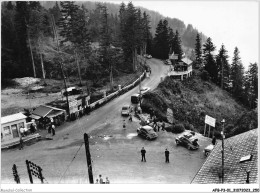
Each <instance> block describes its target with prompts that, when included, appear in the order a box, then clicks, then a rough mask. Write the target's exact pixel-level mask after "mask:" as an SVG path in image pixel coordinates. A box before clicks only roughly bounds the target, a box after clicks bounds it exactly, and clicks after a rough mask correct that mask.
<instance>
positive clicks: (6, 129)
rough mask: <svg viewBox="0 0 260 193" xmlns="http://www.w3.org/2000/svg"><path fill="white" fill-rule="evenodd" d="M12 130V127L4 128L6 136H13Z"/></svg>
mask: <svg viewBox="0 0 260 193" xmlns="http://www.w3.org/2000/svg"><path fill="white" fill-rule="evenodd" d="M11 134H12V133H11V129H10V126H6V127H4V135H11Z"/></svg>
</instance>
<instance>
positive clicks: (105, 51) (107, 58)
mask: <svg viewBox="0 0 260 193" xmlns="http://www.w3.org/2000/svg"><path fill="white" fill-rule="evenodd" d="M99 8H100V9H101V12H102V28H101V48H100V52H101V57H102V61H101V63H102V64H103V66H105V68H107V69H108V71H109V80H110V90H113V61H112V57H113V56H112V50H111V29H110V27H109V24H108V13H107V7H106V6H101V5H99Z"/></svg>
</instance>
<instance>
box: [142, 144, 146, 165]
mask: <svg viewBox="0 0 260 193" xmlns="http://www.w3.org/2000/svg"><path fill="white" fill-rule="evenodd" d="M145 153H146V151H145V149H144V147H143V148H142V150H141V155H142V160H141V161H144V162H146V159H145Z"/></svg>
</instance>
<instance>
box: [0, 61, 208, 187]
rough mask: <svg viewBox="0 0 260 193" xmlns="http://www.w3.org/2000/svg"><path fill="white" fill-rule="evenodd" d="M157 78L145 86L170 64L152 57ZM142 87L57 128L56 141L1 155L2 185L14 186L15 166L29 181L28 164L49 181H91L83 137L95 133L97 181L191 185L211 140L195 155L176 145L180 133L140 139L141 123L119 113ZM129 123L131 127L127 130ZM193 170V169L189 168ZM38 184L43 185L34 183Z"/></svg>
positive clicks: (153, 84) (92, 141) (202, 141)
mask: <svg viewBox="0 0 260 193" xmlns="http://www.w3.org/2000/svg"><path fill="white" fill-rule="evenodd" d="M148 64H149V65H150V66H151V69H152V74H151V77H150V78H146V79H145V80H144V81H143V82H142V86H148V87H151V88H152V89H153V88H156V86H157V85H158V83H159V82H160V78H161V76H164V75H165V73H166V70H167V68H168V67H167V66H165V65H164V64H163V62H161V61H160V60H156V59H150V60H148ZM137 92H138V87H137V88H134V89H133V90H131V91H129V92H127V93H125V94H124V95H122V96H120V97H118V98H116V99H114V100H113V101H111V102H109V103H108V104H106V105H105V106H103V107H101V108H99V109H97V110H95V111H94V112H92V113H91V114H90V115H89V116H84V117H82V118H81V119H79V120H77V121H74V122H69V123H65V124H64V125H62V126H61V127H59V128H57V132H56V136H54V138H53V140H48V141H46V140H45V141H39V142H37V143H35V144H31V145H28V146H25V148H24V149H23V150H18V149H12V150H8V151H4V152H2V156H1V163H2V167H1V168H2V169H1V172H2V174H1V177H2V179H1V180H2V183H14V181H13V176H12V170H11V168H12V165H13V164H14V163H15V164H16V165H17V166H18V172H19V174H20V175H21V183H29V179H28V176H27V171H26V167H25V160H26V159H28V160H31V161H33V162H34V163H36V164H38V165H40V166H41V167H42V168H43V175H44V177H45V178H46V180H47V181H48V182H49V183H88V173H87V166H86V155H85V148H84V144H83V133H85V132H87V133H89V134H90V135H91V138H90V140H89V141H90V151H91V156H92V160H93V173H94V178H96V177H97V176H98V175H99V174H102V175H103V176H104V177H106V176H108V177H109V179H110V181H111V183H190V181H191V180H192V178H193V177H194V175H195V174H196V172H197V171H198V169H199V168H200V166H201V165H202V163H203V162H204V160H205V158H204V156H203V153H202V150H203V148H204V147H205V146H206V145H207V144H208V143H209V140H208V139H206V138H203V137H200V144H201V149H200V150H199V151H196V152H190V151H188V150H186V149H185V148H182V147H178V148H177V147H176V146H175V145H174V143H173V141H174V137H175V135H174V134H172V133H167V132H160V133H159V137H158V139H156V140H155V141H146V140H144V139H142V138H140V137H139V136H136V128H137V127H138V126H139V123H138V120H137V119H134V121H133V122H129V121H128V120H127V119H125V118H123V117H122V116H121V115H120V110H121V107H122V105H123V104H127V103H130V96H131V95H132V94H134V93H137ZM124 119H125V122H126V129H123V128H122V125H123V121H124ZM143 146H144V147H145V148H146V150H147V162H146V163H143V162H140V148H141V147H143ZM165 147H168V148H169V150H170V164H165V163H164V148H165ZM191 163H192V164H191ZM187 166H188V167H187ZM35 183H40V182H39V180H37V179H35Z"/></svg>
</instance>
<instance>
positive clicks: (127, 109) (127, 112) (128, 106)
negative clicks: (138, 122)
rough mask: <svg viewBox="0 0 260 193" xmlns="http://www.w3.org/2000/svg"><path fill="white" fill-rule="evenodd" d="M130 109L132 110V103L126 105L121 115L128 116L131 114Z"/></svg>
mask: <svg viewBox="0 0 260 193" xmlns="http://www.w3.org/2000/svg"><path fill="white" fill-rule="evenodd" d="M130 111H131V107H130V105H124V106H123V107H122V110H121V115H122V116H128V115H129V114H130Z"/></svg>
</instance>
